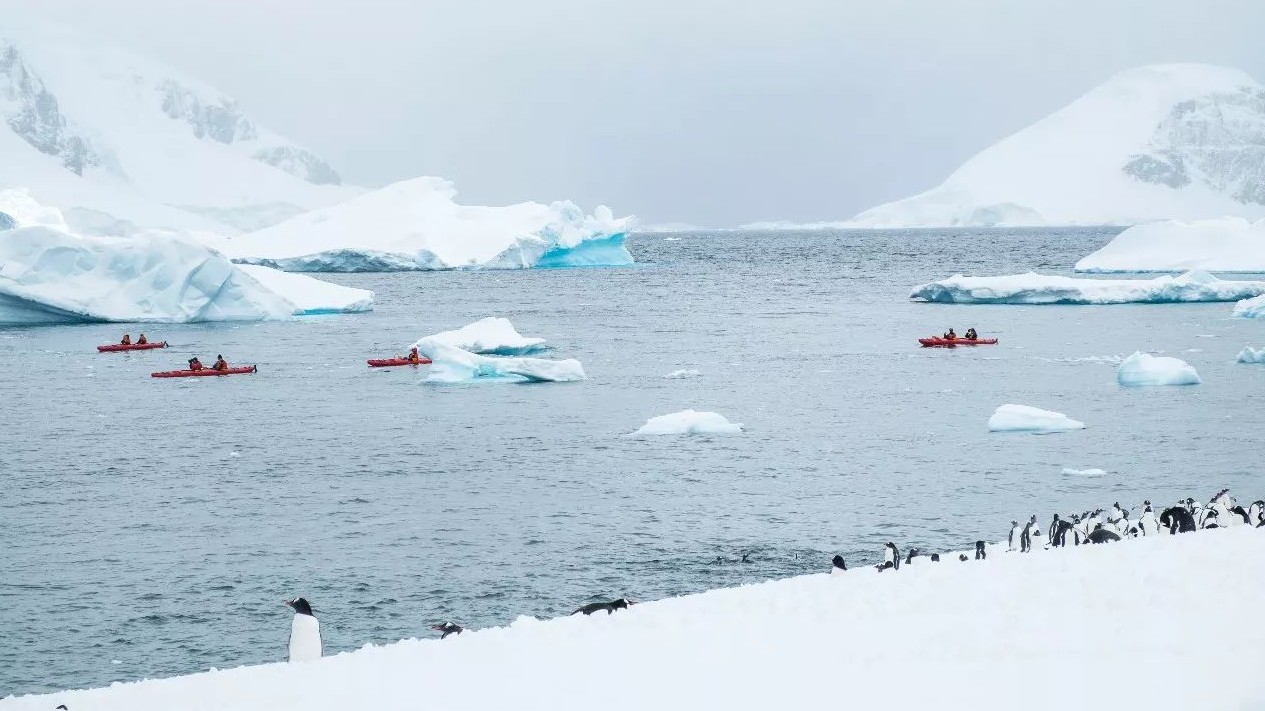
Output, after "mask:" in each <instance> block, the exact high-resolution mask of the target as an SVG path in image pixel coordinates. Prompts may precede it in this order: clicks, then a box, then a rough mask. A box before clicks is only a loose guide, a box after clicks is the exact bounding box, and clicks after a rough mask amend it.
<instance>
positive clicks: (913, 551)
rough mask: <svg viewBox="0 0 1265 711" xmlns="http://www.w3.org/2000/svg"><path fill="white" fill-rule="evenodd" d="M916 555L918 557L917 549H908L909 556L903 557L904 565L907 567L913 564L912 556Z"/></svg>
mask: <svg viewBox="0 0 1265 711" xmlns="http://www.w3.org/2000/svg"><path fill="white" fill-rule="evenodd" d="M916 555H918V549H917V548H910V549H909V555H907V556H905V565H909V564H910V563H913V562H914V556H916Z"/></svg>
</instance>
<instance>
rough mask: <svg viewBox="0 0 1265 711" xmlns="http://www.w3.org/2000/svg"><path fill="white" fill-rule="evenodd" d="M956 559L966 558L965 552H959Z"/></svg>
mask: <svg viewBox="0 0 1265 711" xmlns="http://www.w3.org/2000/svg"><path fill="white" fill-rule="evenodd" d="M958 560H967V557H966V554H965V553H961V554H959V555H958Z"/></svg>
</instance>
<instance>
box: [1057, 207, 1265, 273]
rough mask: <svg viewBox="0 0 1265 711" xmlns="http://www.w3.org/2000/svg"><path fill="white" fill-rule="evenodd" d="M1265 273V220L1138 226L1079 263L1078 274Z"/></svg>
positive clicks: (1230, 220)
mask: <svg viewBox="0 0 1265 711" xmlns="http://www.w3.org/2000/svg"><path fill="white" fill-rule="evenodd" d="M1191 269H1203V270H1207V271H1220V272H1265V219H1262V220H1257V221H1256V222H1248V221H1247V220H1245V219H1243V218H1241V217H1222V218H1218V219H1211V220H1195V221H1193V222H1181V221H1179V220H1165V221H1162V222H1152V223H1149V224H1145V225H1135V226H1133V227H1130V228H1129V229H1127V230H1125V231H1124V232H1121V233H1120V234H1119V235H1116V237H1115V239H1113V240H1111V242H1109V243H1108V244H1107V245H1106V246H1105V247H1103V248H1102V249H1100V250H1098V251H1097V252H1094V253H1093V254H1091V255H1089V256H1087V257H1085V258H1084V259H1082V260H1080V261H1079V262H1077V263H1076V271H1078V272H1182V271H1188V270H1191Z"/></svg>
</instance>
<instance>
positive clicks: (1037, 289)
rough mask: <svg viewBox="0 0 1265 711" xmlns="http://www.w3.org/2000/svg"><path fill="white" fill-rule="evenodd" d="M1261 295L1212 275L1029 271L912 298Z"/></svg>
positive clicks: (963, 279) (939, 287)
mask: <svg viewBox="0 0 1265 711" xmlns="http://www.w3.org/2000/svg"><path fill="white" fill-rule="evenodd" d="M1261 294H1265V281H1225V280H1221V279H1218V278H1216V277H1214V276H1212V275H1211V274H1208V273H1207V272H1187V273H1186V274H1182V275H1181V276H1177V277H1172V276H1161V277H1156V278H1154V279H1089V278H1076V277H1065V276H1046V275H1044V274H1036V273H1032V272H1029V273H1028V274H1015V275H1011V276H996V277H967V276H962V275H961V274H957V275H954V276H952V277H949V278H948V279H942V280H940V281H936V282H931V283H930V284H922V285H921V286H917V287H914V290H913V293H911V294H910V295H909V298H911V299H921V300H923V301H931V302H936V303H942V304H1167V303H1178V302H1188V301H1237V300H1239V299H1245V298H1248V297H1253V296H1258V295H1261ZM1236 313H1237V310H1236Z"/></svg>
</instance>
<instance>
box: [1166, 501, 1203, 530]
mask: <svg viewBox="0 0 1265 711" xmlns="http://www.w3.org/2000/svg"><path fill="white" fill-rule="evenodd" d="M1160 525H1161V526H1163V527H1165V528H1167V529H1168V533H1169V535H1173V536H1175V535H1177V534H1178V533H1189V532H1191V531H1195V530H1198V529H1196V527H1195V517H1194V516H1192V515H1191V513H1190V510H1189V509H1187V508H1186V507H1184V506H1180V505H1178V506H1172V507H1169V508H1167V509H1164V511H1163V512H1162V513H1161V514H1160Z"/></svg>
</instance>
